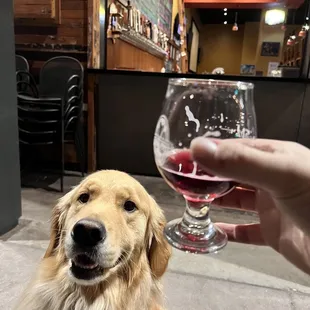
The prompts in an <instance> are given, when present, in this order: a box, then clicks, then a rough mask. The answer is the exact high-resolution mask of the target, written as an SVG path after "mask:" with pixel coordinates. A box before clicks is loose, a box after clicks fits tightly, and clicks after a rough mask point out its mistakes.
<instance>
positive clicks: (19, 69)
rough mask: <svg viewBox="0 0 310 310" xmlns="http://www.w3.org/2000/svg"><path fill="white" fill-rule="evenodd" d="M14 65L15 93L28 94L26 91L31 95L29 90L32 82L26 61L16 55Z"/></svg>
mask: <svg viewBox="0 0 310 310" xmlns="http://www.w3.org/2000/svg"><path fill="white" fill-rule="evenodd" d="M15 64H16V81H17V93H23V94H28V91H30V92H29V94H33V92H32V89H31V88H32V83H33V82H34V80H33V79H32V77H31V75H30V73H29V63H28V61H27V59H26V58H25V57H23V56H20V55H16V56H15ZM30 82H31V83H30ZM30 84H31V85H30ZM34 85H35V83H34ZM29 86H31V87H29Z"/></svg>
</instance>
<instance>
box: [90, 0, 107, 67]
mask: <svg viewBox="0 0 310 310" xmlns="http://www.w3.org/2000/svg"><path fill="white" fill-rule="evenodd" d="M99 14H100V2H99V0H89V1H88V61H87V66H88V68H99V67H100V21H99ZM102 48H104V47H102Z"/></svg>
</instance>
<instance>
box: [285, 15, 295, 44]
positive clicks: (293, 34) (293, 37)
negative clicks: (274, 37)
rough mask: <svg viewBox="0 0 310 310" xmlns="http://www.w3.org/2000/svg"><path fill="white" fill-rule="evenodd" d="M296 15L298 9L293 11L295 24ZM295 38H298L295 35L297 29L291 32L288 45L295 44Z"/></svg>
mask: <svg viewBox="0 0 310 310" xmlns="http://www.w3.org/2000/svg"><path fill="white" fill-rule="evenodd" d="M295 16H296V11H294V13H293V25H295ZM295 40H296V35H295V31H293V32H292V33H291V35H290V36H289V38H288V40H287V42H286V45H288V46H292V45H294V44H295Z"/></svg>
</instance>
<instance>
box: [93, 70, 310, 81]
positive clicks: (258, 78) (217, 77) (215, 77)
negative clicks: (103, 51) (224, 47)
mask: <svg viewBox="0 0 310 310" xmlns="http://www.w3.org/2000/svg"><path fill="white" fill-rule="evenodd" d="M87 72H88V73H92V74H114V75H130V76H132V75H135V76H136V75H141V76H161V77H167V78H191V79H193V78H194V79H213V80H231V81H240V80H241V81H253V82H255V81H257V82H258V81H264V82H266V81H270V82H283V83H284V82H291V83H307V84H310V79H306V78H285V77H283V78H278V77H267V76H242V75H214V74H210V75H207V74H181V73H161V72H145V71H127V70H107V69H91V68H89V69H87Z"/></svg>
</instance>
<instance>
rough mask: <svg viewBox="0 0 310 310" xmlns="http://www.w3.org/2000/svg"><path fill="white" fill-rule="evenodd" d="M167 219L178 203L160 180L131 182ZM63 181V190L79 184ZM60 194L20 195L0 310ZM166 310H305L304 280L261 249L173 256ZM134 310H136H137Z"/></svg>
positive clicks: (232, 216) (2, 259) (40, 245)
mask: <svg viewBox="0 0 310 310" xmlns="http://www.w3.org/2000/svg"><path fill="white" fill-rule="evenodd" d="M137 179H139V180H140V181H141V182H142V183H143V185H144V186H145V187H146V188H147V190H148V191H149V193H150V194H152V195H153V196H155V198H156V200H157V201H158V203H159V204H160V205H161V206H162V208H163V209H164V210H165V213H166V216H167V218H168V220H169V219H173V218H176V217H179V216H181V215H182V213H183V211H184V202H183V200H182V198H180V197H179V196H178V195H177V194H175V193H174V192H173V191H172V190H171V189H170V188H169V187H168V186H167V185H166V184H165V183H164V182H163V181H162V180H161V179H159V178H151V177H137ZM79 180H80V179H79V178H78V177H68V178H66V190H69V188H70V187H71V186H73V185H76V184H77V183H78V182H79ZM59 197H60V194H58V193H55V192H48V191H45V190H39V189H23V191H22V204H23V216H22V218H21V220H20V225H19V226H18V227H17V228H16V229H14V230H13V231H11V232H9V233H8V234H6V235H4V236H2V237H1V240H2V241H0V248H1V250H0V274H1V275H2V276H1V278H0V309H1V310H7V309H11V308H12V305H13V304H14V301H15V300H16V298H17V296H18V295H19V294H20V292H21V290H22V288H23V287H24V286H25V285H26V283H27V281H28V280H29V278H30V276H31V275H32V273H33V270H34V268H35V267H36V265H37V263H38V261H39V260H40V258H41V257H42V255H43V253H44V249H45V248H46V246H47V240H48V236H49V223H48V220H49V217H50V214H51V210H52V208H53V206H54V204H55V201H56V200H57V198H59ZM212 218H213V220H214V221H224V222H225V221H226V222H241V223H246V222H252V221H255V220H256V217H255V216H254V215H253V214H251V213H243V212H242V213H241V212H236V211H223V210H218V209H214V210H213V212H212ZM164 284H165V292H166V296H167V308H168V309H171V310H177V309H185V310H191V309H193V310H194V309H195V310H202V309H210V310H217V309H219V310H226V309H227V310H228V309H229V310H234V309H236V310H239V309H257V310H259V309H263V310H267V309H281V310H286V309H290V310H294V309H296V310H300V309H310V288H309V285H310V277H309V276H307V275H305V274H303V273H302V272H300V271H299V270H297V269H296V268H294V267H293V266H292V265H290V264H289V263H288V262H286V261H285V260H284V259H283V258H282V257H281V256H280V255H278V254H277V253H275V252H274V251H273V250H271V249H269V248H266V247H256V246H246V245H239V244H229V245H228V246H227V247H226V248H225V250H223V251H222V252H220V253H218V254H216V255H203V256H202V255H190V254H185V253H182V252H179V251H174V253H173V258H172V260H171V263H170V267H169V271H168V273H167V274H166V276H165V279H164ZM25 310H27V309H25ZM137 310H138V309H137Z"/></svg>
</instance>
